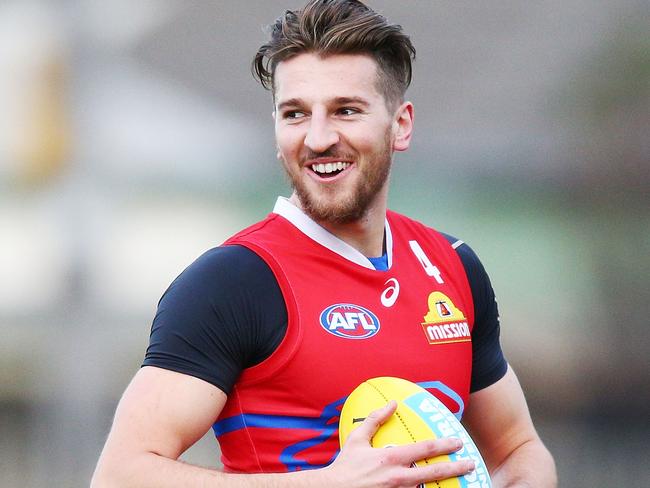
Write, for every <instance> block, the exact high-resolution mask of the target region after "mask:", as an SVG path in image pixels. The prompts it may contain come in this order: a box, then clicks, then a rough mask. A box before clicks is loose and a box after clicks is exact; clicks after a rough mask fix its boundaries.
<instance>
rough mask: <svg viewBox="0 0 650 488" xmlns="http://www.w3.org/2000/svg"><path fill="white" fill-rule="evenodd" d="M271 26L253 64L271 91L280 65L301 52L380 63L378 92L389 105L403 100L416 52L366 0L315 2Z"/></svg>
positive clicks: (287, 12) (263, 83)
mask: <svg viewBox="0 0 650 488" xmlns="http://www.w3.org/2000/svg"><path fill="white" fill-rule="evenodd" d="M270 28H271V39H270V41H269V42H268V43H266V44H264V45H263V46H262V47H260V48H259V50H258V51H257V54H256V55H255V58H254V59H253V65H252V69H253V74H254V76H255V77H256V78H258V79H259V80H260V83H261V84H262V86H263V87H264V88H266V89H267V90H271V91H274V89H275V85H274V76H275V69H276V68H277V66H278V64H279V63H281V62H282V61H285V60H287V59H290V58H293V57H295V56H297V55H299V54H303V53H314V54H318V55H319V56H322V57H326V56H329V55H333V54H365V55H368V56H370V57H371V58H373V59H374V60H375V61H376V62H377V65H378V68H379V69H378V76H377V89H378V91H379V92H380V93H381V94H382V95H383V96H384V98H385V99H386V103H387V104H389V105H391V104H398V103H401V102H402V101H403V100H404V94H405V93H406V89H407V88H408V86H409V85H410V83H411V76H412V66H411V63H412V60H413V59H415V48H414V47H413V44H412V43H411V40H410V39H409V37H408V36H407V35H406V34H404V32H403V31H402V27H401V26H399V25H396V24H390V23H389V22H388V21H387V20H386V18H385V17H383V16H382V15H380V14H378V13H377V12H375V11H373V10H371V9H370V8H368V7H367V6H366V5H364V4H363V3H362V2H360V1H358V0H311V1H310V2H309V3H308V4H307V5H306V6H305V7H304V8H303V9H302V10H295V11H292V10H287V11H286V12H285V13H284V15H283V16H281V17H279V18H278V19H277V20H276V21H275V23H274V24H272V25H271V26H270Z"/></svg>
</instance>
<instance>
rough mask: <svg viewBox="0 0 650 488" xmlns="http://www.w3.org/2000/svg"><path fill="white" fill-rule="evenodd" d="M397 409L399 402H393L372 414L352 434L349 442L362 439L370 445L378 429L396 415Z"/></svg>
mask: <svg viewBox="0 0 650 488" xmlns="http://www.w3.org/2000/svg"><path fill="white" fill-rule="evenodd" d="M396 409H397V402H396V401H395V400H391V401H389V402H388V403H387V404H386V405H385V406H384V407H382V408H379V409H377V410H373V411H372V412H370V413H369V414H368V416H367V417H366V418H365V420H364V421H363V422H362V423H361V425H360V426H359V427H358V428H357V429H355V430H354V431H353V432H352V433H351V434H350V437H349V438H348V442H350V441H354V439H360V440H363V441H364V442H366V443H369V442H370V439H372V436H374V435H375V434H376V433H377V429H379V427H380V426H381V425H382V424H383V423H384V422H386V421H387V420H388V419H389V418H390V416H391V415H393V413H395V410H396Z"/></svg>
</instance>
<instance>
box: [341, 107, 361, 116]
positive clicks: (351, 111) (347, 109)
mask: <svg viewBox="0 0 650 488" xmlns="http://www.w3.org/2000/svg"><path fill="white" fill-rule="evenodd" d="M338 112H339V114H340V115H354V114H358V113H359V111H358V110H357V109H356V108H351V107H344V108H341V109H339V110H338Z"/></svg>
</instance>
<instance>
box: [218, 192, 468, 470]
mask: <svg viewBox="0 0 650 488" xmlns="http://www.w3.org/2000/svg"><path fill="white" fill-rule="evenodd" d="M228 244H239V245H243V246H246V247H248V248H249V249H251V250H252V251H254V252H255V253H257V254H258V255H259V256H260V257H261V258H262V259H264V261H265V262H266V263H267V264H268V265H269V267H270V268H271V270H272V271H273V273H274V275H275V277H276V279H277V281H278V283H279V285H280V289H281V290H282V294H283V296H284V300H285V303H286V307H287V315H288V326H287V333H286V336H285V338H284V339H283V341H282V343H281V344H280V346H279V347H278V349H277V350H276V351H275V352H274V353H273V354H272V355H271V356H270V357H269V358H268V359H266V360H265V361H263V362H262V363H260V364H258V365H256V366H254V367H252V368H249V369H247V370H245V371H244V372H243V373H242V375H241V376H240V378H239V380H238V381H237V384H236V385H235V387H234V388H233V391H232V392H231V394H230V395H229V397H228V401H227V403H226V406H225V408H224V410H223V411H222V413H221V415H220V417H219V419H218V420H217V422H216V423H215V424H214V427H213V429H214V431H215V434H216V435H217V437H218V439H219V444H220V447H221V452H222V462H223V464H224V467H225V469H226V470H228V471H236V472H249V473H250V472H283V471H293V470H298V469H310V468H317V467H322V466H325V465H327V464H329V463H331V462H332V461H333V460H334V458H335V457H336V455H337V454H338V447H339V446H338V430H337V426H338V415H339V412H340V408H341V406H342V405H343V402H344V401H345V399H346V397H347V395H348V394H349V393H350V392H351V391H352V390H353V389H354V388H355V387H356V386H357V385H358V384H359V383H361V382H363V381H364V380H366V379H368V378H372V377H376V376H397V377H401V378H405V379H408V380H410V381H414V382H416V383H418V384H420V385H421V386H424V387H425V388H427V389H429V390H430V391H431V392H432V393H434V394H435V395H436V396H437V397H438V398H440V400H441V401H443V402H444V403H445V404H446V405H447V406H448V407H449V408H450V410H451V411H452V412H454V413H455V414H456V415H457V416H458V417H459V418H460V416H461V415H462V412H463V410H464V406H465V404H466V403H467V400H468V396H469V384H470V376H471V363H472V344H471V336H470V333H471V330H472V326H473V322H474V316H473V315H474V306H473V302H472V294H471V290H470V287H469V284H468V282H467V277H466V275H465V271H464V268H463V265H462V263H461V261H460V258H459V257H458V255H457V254H456V252H455V251H454V250H453V249H452V247H451V245H450V244H449V242H448V241H447V240H446V239H445V238H444V236H442V235H440V234H439V233H438V232H436V231H434V230H433V229H430V228H427V227H425V226H423V225H422V224H420V223H417V222H415V221H413V220H411V219H408V218H406V217H404V216H402V215H399V214H397V213H394V212H390V211H389V212H388V214H387V217H386V249H387V254H388V263H389V269H388V271H376V270H375V269H374V268H373V267H372V264H371V263H370V262H369V261H368V259H366V258H365V257H364V256H362V255H361V254H360V253H359V252H358V251H356V250H355V249H353V248H352V247H351V246H349V245H347V244H346V243H344V242H343V241H341V240H339V239H338V238H336V237H335V236H333V235H332V234H330V233H328V232H327V231H326V230H324V229H323V228H322V227H320V226H318V225H317V224H316V223H314V222H313V221H312V220H310V219H309V218H308V217H307V216H306V215H305V214H303V213H302V212H301V211H300V210H299V209H297V208H296V207H294V206H293V205H292V204H291V203H289V202H288V201H287V200H285V199H279V200H278V203H277V204H276V207H275V209H274V213H272V214H270V215H269V216H268V217H267V218H266V219H265V220H263V221H262V222H260V223H258V224H255V225H253V226H252V227H249V228H248V229H246V230H244V231H242V232H240V233H238V234H237V235H235V236H234V237H232V238H231V239H229V240H228V241H227V242H226V245H228Z"/></svg>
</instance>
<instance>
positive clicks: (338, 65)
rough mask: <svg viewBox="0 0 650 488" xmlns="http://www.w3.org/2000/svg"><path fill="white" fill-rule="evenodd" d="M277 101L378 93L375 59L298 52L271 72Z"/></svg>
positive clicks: (370, 96) (368, 97)
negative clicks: (298, 53) (273, 72)
mask: <svg viewBox="0 0 650 488" xmlns="http://www.w3.org/2000/svg"><path fill="white" fill-rule="evenodd" d="M274 81H275V86H274V88H275V90H274V97H275V101H276V103H277V104H278V105H279V104H283V103H284V102H286V101H287V100H291V99H302V100H305V101H307V100H309V99H314V98H318V99H330V100H335V99H337V98H357V99H364V100H365V101H366V102H368V103H370V101H372V100H373V99H374V98H376V97H379V96H380V94H379V92H378V90H377V63H376V62H375V60H374V59H372V58H371V57H370V56H367V55H362V54H335V55H330V56H326V57H323V56H319V55H316V54H312V53H307V54H300V55H298V56H295V57H293V58H290V59H288V60H285V61H282V62H280V63H279V64H278V66H277V67H276V70H275V75H274Z"/></svg>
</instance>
